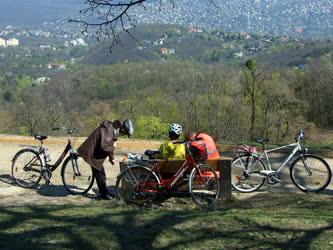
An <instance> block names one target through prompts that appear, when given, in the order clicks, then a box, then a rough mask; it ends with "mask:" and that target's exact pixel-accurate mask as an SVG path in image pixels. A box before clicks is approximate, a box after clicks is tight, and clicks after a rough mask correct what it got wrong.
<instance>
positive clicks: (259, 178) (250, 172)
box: [231, 154, 266, 193]
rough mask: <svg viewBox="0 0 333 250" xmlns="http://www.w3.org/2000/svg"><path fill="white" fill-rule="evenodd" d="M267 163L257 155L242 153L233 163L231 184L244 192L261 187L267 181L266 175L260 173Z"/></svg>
mask: <svg viewBox="0 0 333 250" xmlns="http://www.w3.org/2000/svg"><path fill="white" fill-rule="evenodd" d="M261 170H265V165H264V164H263V163H262V162H261V160H259V157H257V156H256V155H252V154H250V155H242V156H239V157H237V158H235V159H234V160H233V161H232V163H231V184H232V187H233V188H234V189H236V190H237V191H239V192H242V193H250V192H254V191H256V190H257V189H259V188H260V187H261V186H262V185H263V184H264V183H265V180H266V178H265V176H263V175H261V174H260V171H261Z"/></svg>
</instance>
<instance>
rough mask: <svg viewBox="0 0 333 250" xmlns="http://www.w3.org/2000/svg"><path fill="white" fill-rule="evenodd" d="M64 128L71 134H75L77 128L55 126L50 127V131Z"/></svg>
mask: <svg viewBox="0 0 333 250" xmlns="http://www.w3.org/2000/svg"><path fill="white" fill-rule="evenodd" d="M60 129H62V130H66V131H67V134H68V135H72V134H75V133H76V132H77V131H78V129H77V128H66V127H56V128H52V131H58V130H60Z"/></svg>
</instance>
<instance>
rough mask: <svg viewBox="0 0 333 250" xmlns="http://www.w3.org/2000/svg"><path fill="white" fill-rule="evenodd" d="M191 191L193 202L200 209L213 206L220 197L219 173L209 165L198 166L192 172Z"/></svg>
mask: <svg viewBox="0 0 333 250" xmlns="http://www.w3.org/2000/svg"><path fill="white" fill-rule="evenodd" d="M189 191H190V194H191V197H192V200H193V201H194V202H195V203H196V204H197V205H199V206H200V207H205V208H207V207H210V206H213V205H214V204H215V202H216V201H217V199H218V197H219V195H220V183H219V177H218V175H217V173H216V172H215V171H214V170H213V169H212V168H211V167H209V166H208V165H205V164H201V165H198V166H197V167H196V168H194V169H193V170H192V172H191V175H190V179H189Z"/></svg>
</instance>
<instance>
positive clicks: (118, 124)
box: [113, 119, 134, 137]
mask: <svg viewBox="0 0 333 250" xmlns="http://www.w3.org/2000/svg"><path fill="white" fill-rule="evenodd" d="M113 128H114V129H115V130H118V131H119V133H120V134H123V135H127V136H128V137H130V136H131V135H132V134H133V132H134V126H133V123H132V121H131V120H130V119H126V120H124V121H120V120H116V121H114V122H113Z"/></svg>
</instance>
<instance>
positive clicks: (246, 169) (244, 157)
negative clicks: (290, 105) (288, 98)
mask: <svg viewBox="0 0 333 250" xmlns="http://www.w3.org/2000/svg"><path fill="white" fill-rule="evenodd" d="M303 139H304V131H303V129H302V130H301V131H300V133H299V134H298V135H297V136H296V137H295V140H296V142H295V143H292V144H289V145H285V146H281V147H277V148H273V149H269V150H266V149H265V144H266V143H267V142H269V139H268V138H262V139H259V140H256V142H258V143H260V144H261V145H262V147H263V152H262V153H260V154H259V153H257V152H256V150H255V148H254V147H249V146H246V145H243V147H242V148H241V150H238V151H237V156H236V157H235V158H234V160H233V161H232V164H231V176H232V177H231V178H232V186H233V188H234V189H236V190H238V191H239V192H243V193H249V192H254V191H256V190H257V189H259V188H260V187H261V186H262V185H263V184H264V183H265V181H266V180H267V182H268V184H269V185H274V184H277V183H280V182H282V181H281V180H280V176H279V173H280V171H281V170H282V169H283V168H284V167H285V166H286V165H287V163H288V162H289V161H290V160H291V159H292V158H293V157H294V156H295V155H298V157H297V158H296V159H295V160H294V161H293V162H292V163H291V165H290V178H291V180H292V182H293V183H294V184H295V186H296V187H297V188H299V189H300V190H301V191H303V192H319V191H321V190H323V189H325V188H326V187H327V186H328V185H329V183H330V181H331V177H332V171H331V169H330V167H329V165H328V163H327V162H326V161H325V160H324V159H323V158H321V157H319V156H317V155H312V154H309V153H307V149H306V148H302V146H301V143H300V142H301V141H302V140H303ZM287 147H292V148H293V149H292V151H291V153H290V154H289V155H288V156H287V158H286V159H285V160H284V162H283V163H282V164H281V165H280V167H279V168H278V169H277V170H274V169H272V167H271V162H270V159H269V157H268V154H269V153H271V152H274V151H278V150H280V149H283V148H287Z"/></svg>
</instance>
